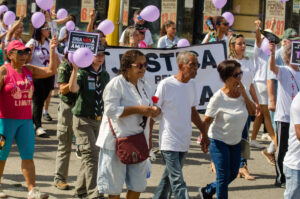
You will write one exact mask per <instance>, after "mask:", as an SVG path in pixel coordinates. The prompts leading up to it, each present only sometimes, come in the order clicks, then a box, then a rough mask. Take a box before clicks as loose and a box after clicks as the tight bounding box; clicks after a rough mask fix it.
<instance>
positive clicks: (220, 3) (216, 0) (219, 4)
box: [212, 0, 227, 10]
mask: <svg viewBox="0 0 300 199" xmlns="http://www.w3.org/2000/svg"><path fill="white" fill-rule="evenodd" d="M212 2H213V4H214V5H215V7H216V8H217V9H218V10H220V9H222V8H223V7H224V6H225V4H226V3H227V0H212Z"/></svg>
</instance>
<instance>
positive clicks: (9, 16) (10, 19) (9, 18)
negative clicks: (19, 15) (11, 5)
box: [3, 11, 16, 26]
mask: <svg viewBox="0 0 300 199" xmlns="http://www.w3.org/2000/svg"><path fill="white" fill-rule="evenodd" d="M15 20H16V15H15V13H14V12H12V11H7V12H6V13H5V14H4V16H3V22H4V23H5V25H7V26H8V25H10V24H13V23H14V22H15Z"/></svg>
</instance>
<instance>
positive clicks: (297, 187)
mask: <svg viewBox="0 0 300 199" xmlns="http://www.w3.org/2000/svg"><path fill="white" fill-rule="evenodd" d="M283 172H284V175H285V178H286V189H285V192H284V199H298V198H299V196H300V170H295V169H291V168H289V167H287V166H286V165H283Z"/></svg>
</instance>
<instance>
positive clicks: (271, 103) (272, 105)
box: [269, 101, 276, 112]
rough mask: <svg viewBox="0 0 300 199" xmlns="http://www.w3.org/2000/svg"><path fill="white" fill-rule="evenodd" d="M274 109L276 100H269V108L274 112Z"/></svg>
mask: <svg viewBox="0 0 300 199" xmlns="http://www.w3.org/2000/svg"><path fill="white" fill-rule="evenodd" d="M275 109H276V102H274V101H270V104H269V110H270V111H272V112H275Z"/></svg>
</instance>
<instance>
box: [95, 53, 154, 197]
mask: <svg viewBox="0 0 300 199" xmlns="http://www.w3.org/2000/svg"><path fill="white" fill-rule="evenodd" d="M146 67H147V63H146V57H145V56H144V54H143V53H141V52H140V51H138V50H129V51H127V52H126V53H125V54H124V55H123V56H122V59H121V67H120V73H121V74H120V75H118V76H117V77H115V78H113V79H112V80H111V81H110V82H109V83H108V84H107V86H106V88H105V90H104V93H103V101H104V114H103V119H102V123H101V126H100V132H99V136H98V140H97V143H96V144H97V145H98V146H99V147H100V148H101V150H100V157H99V166H98V180H97V184H98V190H99V192H100V193H104V194H108V195H109V199H118V198H120V194H121V192H122V188H123V184H124V182H125V183H126V186H127V190H128V191H127V197H126V198H129V199H137V198H139V196H140V193H141V192H143V191H144V190H145V188H146V175H147V164H146V161H143V162H140V163H137V164H130V165H126V164H123V163H122V162H121V161H120V160H119V158H118V156H117V154H116V145H115V138H114V137H113V133H112V132H111V130H110V127H109V122H108V118H110V120H111V124H112V127H113V129H114V131H115V133H116V136H117V137H118V138H119V137H127V136H131V135H135V134H138V133H140V132H142V131H143V130H144V134H145V137H146V141H147V144H148V146H147V147H148V148H149V149H150V147H149V146H151V140H149V137H150V136H149V133H150V130H149V119H148V120H147V122H146V126H145V129H144V128H143V125H142V123H143V117H156V116H157V115H159V114H160V109H159V108H157V107H156V106H151V96H152V95H151V92H150V88H149V87H148V86H147V84H146V83H145V81H143V80H142V78H143V77H144V74H145V72H146Z"/></svg>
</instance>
